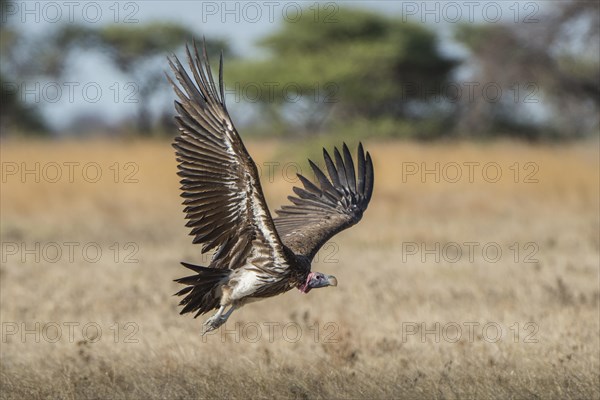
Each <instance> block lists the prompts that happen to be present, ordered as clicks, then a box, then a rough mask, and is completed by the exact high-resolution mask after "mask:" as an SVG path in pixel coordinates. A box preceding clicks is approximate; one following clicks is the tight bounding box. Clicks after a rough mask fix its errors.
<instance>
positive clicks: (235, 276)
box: [168, 44, 373, 334]
mask: <svg viewBox="0 0 600 400" xmlns="http://www.w3.org/2000/svg"><path fill="white" fill-rule="evenodd" d="M193 47H194V48H193V54H192V52H191V51H190V49H189V47H188V46H186V54H187V59H188V63H189V67H190V69H191V75H190V74H189V73H188V72H187V71H186V69H185V68H184V67H183V66H182V64H181V62H180V61H179V59H178V58H177V57H176V56H173V57H172V59H171V58H169V64H170V66H171V69H172V70H173V73H174V75H175V77H176V79H177V81H178V82H179V85H177V84H176V83H174V82H173V80H172V79H171V78H170V77H168V80H169V82H170V83H171V84H172V85H173V88H174V90H175V93H176V95H177V97H178V98H179V100H178V101H175V109H176V111H177V115H176V117H175V120H176V123H177V126H178V128H179V135H178V136H177V137H176V138H175V141H174V143H173V147H174V148H175V149H176V155H177V161H178V163H179V164H178V169H179V172H178V175H179V176H180V177H181V185H182V186H181V189H182V194H181V196H182V197H183V198H184V199H185V200H184V201H183V205H184V206H185V209H184V212H185V214H186V219H188V222H187V224H186V226H187V227H190V228H192V230H191V233H190V235H192V236H193V237H194V239H193V243H202V245H203V246H202V253H205V252H209V251H211V250H214V254H213V255H212V258H211V261H210V264H209V265H208V266H206V267H204V266H198V265H193V264H189V263H185V262H183V263H182V265H184V266H185V267H187V268H189V269H190V270H192V271H194V274H193V275H190V276H186V277H184V278H181V279H177V280H176V282H179V283H181V284H184V285H186V287H185V288H184V289H182V290H180V291H179V292H177V293H176V295H179V296H184V297H183V300H181V302H180V303H179V304H180V306H183V309H182V310H181V314H185V313H191V312H195V313H196V315H195V317H197V316H198V315H201V314H205V313H208V312H210V311H211V310H213V309H218V310H217V312H216V313H215V314H214V315H213V316H212V317H211V318H209V319H208V320H207V321H206V322H205V324H204V328H203V334H205V333H206V332H209V331H212V330H214V329H217V328H218V327H219V326H221V325H222V324H223V323H225V321H227V318H229V316H230V315H231V313H232V312H233V311H234V310H235V309H237V308H239V307H241V306H243V305H244V304H246V303H249V302H252V301H257V300H260V299H262V298H266V297H271V296H276V295H278V294H281V293H284V292H287V291H288V290H290V289H292V288H298V289H299V290H300V291H301V292H302V293H308V292H309V291H310V290H311V289H316V288H322V287H326V286H337V279H336V278H335V277H334V276H332V275H327V274H324V273H321V272H313V271H311V262H312V259H313V257H314V256H315V254H316V253H317V251H318V250H319V248H320V247H321V246H322V245H323V244H325V243H326V242H327V241H328V240H329V239H330V238H331V237H332V236H333V235H335V234H336V233H338V232H340V231H342V230H344V229H346V228H349V227H350V226H352V225H354V224H356V223H357V222H358V221H360V219H361V218H362V215H363V212H364V211H365V210H366V209H367V206H368V204H369V200H370V199H371V194H372V193H373V163H372V161H371V156H370V155H369V153H368V152H367V153H366V155H365V152H364V150H363V147H362V144H360V145H359V146H358V154H357V158H356V167H355V162H354V160H353V159H352V156H351V155H350V151H349V150H348V147H347V146H346V145H345V144H344V145H343V147H342V151H341V152H340V151H339V150H338V149H337V148H336V149H334V152H333V158H332V157H331V156H330V155H329V153H328V152H327V151H326V150H325V149H323V156H324V158H325V165H326V167H327V173H328V175H329V177H327V175H326V174H325V173H324V172H323V171H322V170H321V169H319V168H318V167H317V166H316V165H315V164H314V163H313V162H312V161H310V160H309V163H310V166H311V168H312V170H313V172H314V174H315V177H316V179H315V182H314V183H313V182H311V181H310V180H309V179H307V178H305V177H304V176H302V175H298V178H299V179H300V181H301V182H302V185H303V186H304V187H303V188H299V187H294V188H293V191H294V193H295V196H289V197H288V198H289V200H290V201H291V204H289V205H285V206H283V207H282V208H281V209H280V210H277V211H276V212H277V215H278V216H277V218H272V217H271V214H270V212H269V209H268V207H267V203H266V201H265V198H264V195H263V192H262V189H261V186H260V179H259V176H258V171H257V168H256V164H255V163H254V161H253V160H252V158H251V157H250V155H249V154H248V151H247V150H246V147H245V146H244V143H242V140H241V138H240V136H239V134H238V133H237V131H236V129H235V127H234V125H233V122H232V121H231V118H230V116H229V113H228V112H227V107H226V106H225V96H224V86H223V54H222V53H221V59H220V65H219V86H218V88H217V86H216V85H215V81H214V79H213V76H212V72H211V69H210V64H209V62H208V56H207V53H206V45H205V46H204V48H203V51H202V55H200V54H199V52H198V48H197V47H196V45H195V44H194V46H193ZM227 307H229V310H227V311H225V310H226V309H227Z"/></svg>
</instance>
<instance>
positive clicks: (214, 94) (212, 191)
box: [167, 44, 285, 272]
mask: <svg viewBox="0 0 600 400" xmlns="http://www.w3.org/2000/svg"><path fill="white" fill-rule="evenodd" d="M186 53H187V57H188V62H189V66H190V69H191V72H192V75H193V78H194V81H192V79H191V78H190V76H189V75H188V73H187V72H186V70H185V68H184V67H183V66H182V65H181V63H180V62H179V60H178V59H177V57H175V56H173V60H171V59H169V64H170V66H171V69H172V70H173V72H174V74H175V77H176V78H177V80H178V81H179V83H180V85H181V89H180V88H179V87H178V85H176V84H175V83H174V82H173V81H172V80H171V79H170V78H169V77H167V78H168V79H169V81H170V82H171V84H172V85H173V88H174V89H175V92H176V94H177V96H178V97H179V101H175V109H176V110H177V113H178V115H177V116H176V117H175V119H176V122H177V125H178V127H179V130H180V134H179V136H177V137H176V138H175V142H174V143H173V147H175V149H176V154H177V161H178V162H179V165H178V168H179V173H178V174H179V175H180V176H181V177H182V179H181V184H182V186H181V189H182V190H183V193H182V195H181V196H182V197H183V198H185V200H184V202H183V204H184V205H185V206H186V207H185V210H184V212H185V213H186V218H187V219H188V220H189V221H188V222H187V224H186V226H188V227H190V228H192V231H191V235H193V236H194V243H203V244H204V246H203V247H202V252H207V251H209V250H211V249H216V251H215V253H214V255H213V258H212V261H211V263H210V265H209V267H211V268H229V269H235V268H239V267H241V266H243V265H244V264H245V263H246V262H247V260H248V258H249V257H253V259H254V260H255V261H256V260H258V259H260V260H262V264H263V265H264V266H266V267H267V268H275V269H277V268H281V267H282V265H280V263H282V262H284V261H285V257H284V256H283V246H282V244H281V241H280V239H279V236H278V235H277V231H276V230H275V226H274V225H273V220H272V219H271V215H270V213H269V210H268V208H267V205H266V202H265V199H264V196H263V193H262V189H261V186H260V181H259V176H258V171H257V169H256V165H255V164H254V161H252V158H250V155H249V154H248V152H247V150H246V148H245V147H244V144H243V143H242V141H241V139H240V137H239V135H238V133H237V132H236V130H235V128H234V126H233V123H232V122H231V118H230V117H229V114H228V112H227V108H226V107H225V101H224V100H225V96H224V86H223V55H221V63H220V66H219V90H217V87H216V85H215V82H214V80H213V77H212V73H211V70H210V65H209V62H208V56H207V54H206V46H204V50H203V54H202V56H200V55H199V54H198V48H197V47H196V45H195V44H194V54H193V55H192V54H191V53H190V49H189V48H188V47H187V46H186ZM266 272H268V271H266Z"/></svg>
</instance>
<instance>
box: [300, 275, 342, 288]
mask: <svg viewBox="0 0 600 400" xmlns="http://www.w3.org/2000/svg"><path fill="white" fill-rule="evenodd" d="M326 286H337V279H336V277H335V276H333V275H325V274H323V273H321V272H311V273H309V274H308V276H307V277H306V281H305V282H304V283H303V284H302V285H300V286H299V287H298V289H300V291H301V292H302V293H308V292H310V290H311V289H316V288H322V287H326Z"/></svg>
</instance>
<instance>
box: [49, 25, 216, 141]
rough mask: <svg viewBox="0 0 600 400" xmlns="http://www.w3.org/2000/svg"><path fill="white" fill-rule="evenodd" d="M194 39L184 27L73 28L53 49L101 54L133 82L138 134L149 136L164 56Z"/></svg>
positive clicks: (63, 31)
mask: <svg viewBox="0 0 600 400" xmlns="http://www.w3.org/2000/svg"><path fill="white" fill-rule="evenodd" d="M193 38H194V33H193V32H192V31H191V30H190V29H188V28H186V27H184V26H182V25H179V24H176V23H170V22H152V23H148V24H141V25H140V24H136V25H106V26H102V27H99V28H87V27H83V26H77V25H75V26H73V25H70V26H65V27H63V28H62V29H61V30H59V31H58V32H57V34H56V35H55V36H54V40H53V41H54V43H56V44H58V43H60V46H54V48H56V49H61V48H63V49H64V48H65V46H66V47H68V48H82V49H94V50H98V51H100V52H101V53H103V54H104V55H106V56H107V57H108V58H109V59H110V61H111V62H112V63H113V65H114V66H115V67H116V68H117V69H118V70H119V71H120V72H122V73H123V74H125V75H126V76H127V77H128V78H129V79H130V81H131V82H134V83H135V85H136V88H135V94H136V98H137V99H138V102H137V107H138V112H137V130H138V131H139V133H141V134H146V135H148V134H150V133H151V128H152V116H151V115H150V112H149V105H150V101H149V100H150V98H151V97H152V96H153V95H154V94H155V93H156V92H157V91H159V89H162V88H164V87H165V85H166V83H167V82H166V79H165V77H164V71H165V61H166V60H165V56H166V55H168V54H169V53H170V52H175V51H177V50H178V49H179V48H181V46H183V44H184V43H186V42H189V41H191V40H192V39H193ZM206 45H207V48H208V50H209V52H211V53H212V54H214V53H216V52H217V51H220V50H221V49H225V50H227V49H226V45H225V43H224V42H223V41H220V40H207V41H206ZM57 71H60V68H57ZM159 120H160V118H159Z"/></svg>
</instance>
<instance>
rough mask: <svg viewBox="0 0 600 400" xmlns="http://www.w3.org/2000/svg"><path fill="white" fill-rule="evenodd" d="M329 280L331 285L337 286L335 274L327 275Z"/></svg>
mask: <svg viewBox="0 0 600 400" xmlns="http://www.w3.org/2000/svg"><path fill="white" fill-rule="evenodd" d="M327 282H329V286H337V278H336V277H335V276H333V275H327Z"/></svg>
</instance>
